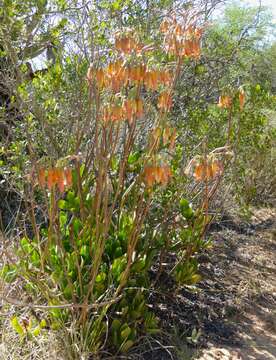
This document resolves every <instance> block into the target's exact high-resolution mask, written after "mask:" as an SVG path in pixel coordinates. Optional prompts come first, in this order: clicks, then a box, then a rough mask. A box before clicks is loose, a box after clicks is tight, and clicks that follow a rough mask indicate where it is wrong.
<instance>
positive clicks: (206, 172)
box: [185, 153, 223, 182]
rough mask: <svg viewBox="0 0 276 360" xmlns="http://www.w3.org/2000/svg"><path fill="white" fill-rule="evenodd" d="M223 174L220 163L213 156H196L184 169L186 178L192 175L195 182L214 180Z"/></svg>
mask: <svg viewBox="0 0 276 360" xmlns="http://www.w3.org/2000/svg"><path fill="white" fill-rule="evenodd" d="M222 173H223V164H222V162H221V161H220V160H219V159H218V158H217V157H216V156H215V155H214V154H213V153H211V154H209V155H207V157H206V158H205V157H204V156H197V157H195V158H194V159H192V160H191V161H190V163H189V165H188V166H187V167H186V169H185V174H186V175H187V176H189V175H192V176H193V177H194V178H195V180H196V181H199V182H200V181H209V180H214V179H215V178H216V177H218V176H220V175H221V174H222Z"/></svg>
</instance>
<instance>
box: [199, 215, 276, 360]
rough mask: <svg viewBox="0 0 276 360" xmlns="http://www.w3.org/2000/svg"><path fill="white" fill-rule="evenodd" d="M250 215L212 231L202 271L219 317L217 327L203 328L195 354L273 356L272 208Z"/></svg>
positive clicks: (275, 243) (206, 359) (275, 258)
mask: <svg viewBox="0 0 276 360" xmlns="http://www.w3.org/2000/svg"><path fill="white" fill-rule="evenodd" d="M254 215H255V216H254V217H253V218H252V222H251V223H250V224H249V225H248V226H246V225H243V224H235V223H233V222H231V221H229V223H228V224H227V222H226V223H225V224H223V223H222V225H220V229H218V230H216V231H215V232H214V233H213V237H214V250H215V252H214V253H213V254H212V255H211V262H210V263H209V264H206V265H205V267H204V269H203V272H205V273H206V275H207V276H208V273H209V277H210V278H211V279H212V280H213V281H216V282H217V283H218V284H219V289H218V292H220V296H222V295H223V297H224V303H223V304H221V305H222V309H221V312H220V315H223V316H222V317H220V318H219V322H220V326H219V327H220V329H219V327H218V328H216V325H214V324H213V325H214V328H213V329H212V326H211V331H208V328H207V329H206V330H207V331H206V332H205V333H204V336H206V338H207V339H208V338H210V340H209V342H208V349H206V350H204V351H203V353H202V354H201V355H200V356H198V357H196V358H197V359H200V360H211V359H222V360H223V359H225V360H226V359H233V360H234V359H245V360H247V359H248V360H253V359H256V360H257V359H258V360H270V359H271V360H272V359H276V226H275V225H276V213H275V211H272V210H267V209H262V210H259V211H256V212H255V214H254ZM212 270H215V274H216V273H217V275H215V278H212ZM216 278H217V279H216ZM207 281H208V280H207ZM206 295H207V294H206Z"/></svg>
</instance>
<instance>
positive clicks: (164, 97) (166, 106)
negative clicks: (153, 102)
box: [157, 91, 172, 111]
mask: <svg viewBox="0 0 276 360" xmlns="http://www.w3.org/2000/svg"><path fill="white" fill-rule="evenodd" d="M157 106H158V107H159V109H160V110H162V111H169V110H170V108H171V107H172V97H171V94H170V93H169V92H167V91H163V92H162V93H161V94H160V96H159V98H158V104H157Z"/></svg>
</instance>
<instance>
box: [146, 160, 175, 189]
mask: <svg viewBox="0 0 276 360" xmlns="http://www.w3.org/2000/svg"><path fill="white" fill-rule="evenodd" d="M171 176H172V172H171V169H170V167H169V166H168V165H160V166H156V165H148V166H146V167H145V169H144V181H145V184H146V185H147V186H149V187H152V186H153V185H155V184H161V185H167V184H168V182H169V180H170V178H171Z"/></svg>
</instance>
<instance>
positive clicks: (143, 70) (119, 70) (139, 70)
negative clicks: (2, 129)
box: [87, 60, 172, 92]
mask: <svg viewBox="0 0 276 360" xmlns="http://www.w3.org/2000/svg"><path fill="white" fill-rule="evenodd" d="M87 80H88V82H89V83H90V84H92V83H93V82H95V84H96V86H97V87H98V88H99V89H103V88H109V89H111V90H113V91H114V92H118V91H120V89H121V88H122V87H124V86H126V85H130V84H134V85H138V84H140V85H142V84H144V86H145V88H146V89H148V90H157V88H158V86H159V85H164V86H169V85H170V84H171V82H172V75H171V73H170V72H169V71H166V70H164V71H158V70H152V69H147V67H146V65H144V64H139V65H134V66H128V65H126V64H124V63H123V61H121V60H118V61H116V62H112V63H109V65H108V66H107V67H106V68H104V69H95V68H94V67H93V66H90V67H89V69H88V71H87Z"/></svg>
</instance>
